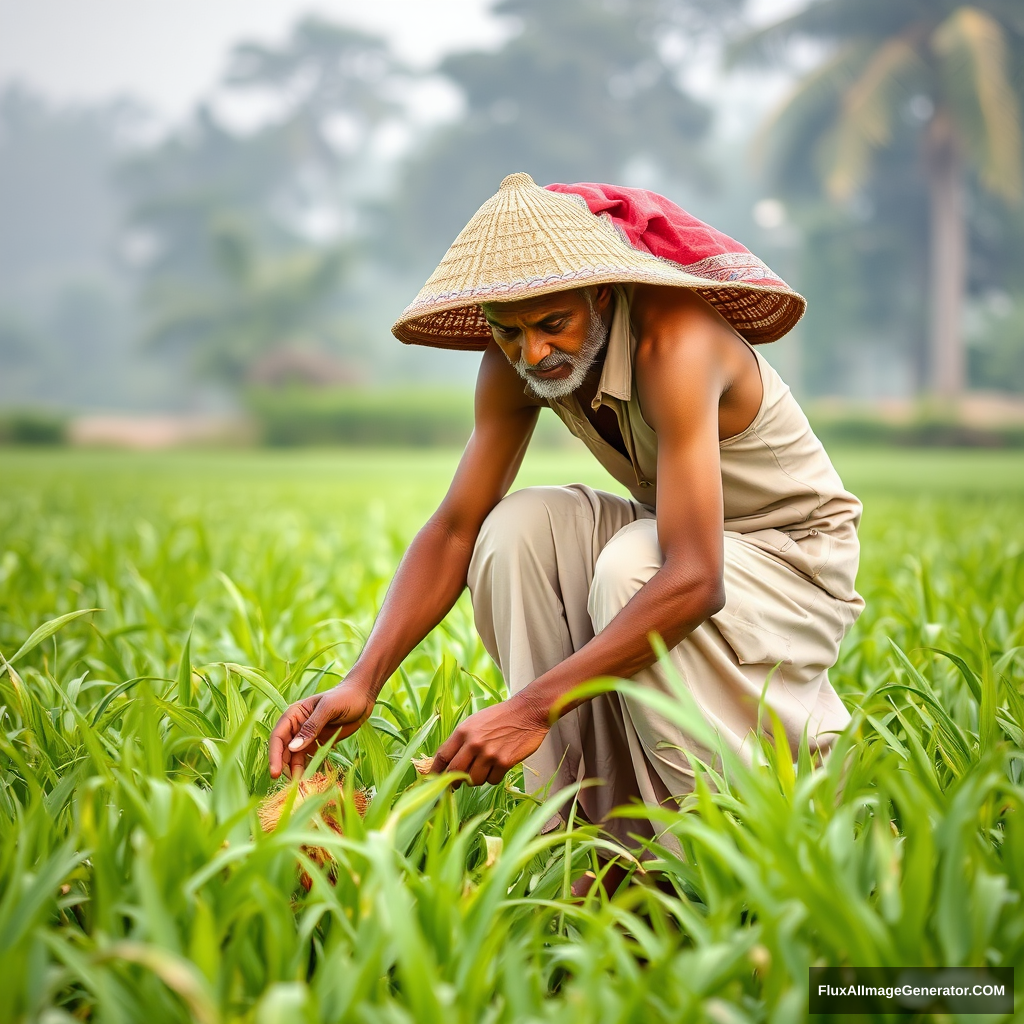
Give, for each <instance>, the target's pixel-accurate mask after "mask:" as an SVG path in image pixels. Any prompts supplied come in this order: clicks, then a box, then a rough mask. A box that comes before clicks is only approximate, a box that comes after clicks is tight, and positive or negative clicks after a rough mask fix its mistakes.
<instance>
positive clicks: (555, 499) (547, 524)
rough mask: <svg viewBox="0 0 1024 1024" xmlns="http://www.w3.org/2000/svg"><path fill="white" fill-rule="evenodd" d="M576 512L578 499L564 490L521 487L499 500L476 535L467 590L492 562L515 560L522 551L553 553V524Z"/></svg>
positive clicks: (561, 488) (563, 488)
mask: <svg viewBox="0 0 1024 1024" xmlns="http://www.w3.org/2000/svg"><path fill="white" fill-rule="evenodd" d="M578 510H579V501H578V499H577V498H576V497H575V495H573V494H572V492H571V491H570V490H569V489H568V488H565V487H524V488H523V489H522V490H519V491H513V492H512V493H511V494H509V495H507V496H506V497H504V498H502V499H501V501H499V502H498V504H497V505H495V506H494V508H493V509H491V511H490V513H489V514H488V515H487V518H486V519H485V520H484V521H483V524H482V525H481V527H480V532H479V534H478V535H477V538H476V543H475V545H474V548H473V557H472V560H471V562H470V570H469V578H470V579H469V582H470V588H471V589H472V586H473V580H474V579H478V578H479V577H480V574H481V572H484V571H485V570H486V567H489V566H493V565H494V563H495V561H496V560H499V561H500V560H503V559H506V558H514V557H518V555H519V554H520V553H521V552H522V551H523V550H524V549H531V550H533V549H538V548H541V549H547V548H550V549H551V550H552V551H553V549H554V543H555V542H554V529H553V525H552V522H553V520H554V519H557V518H558V517H560V516H565V515H575V514H576V512H577V511H578Z"/></svg>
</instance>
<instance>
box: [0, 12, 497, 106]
mask: <svg viewBox="0 0 1024 1024" xmlns="http://www.w3.org/2000/svg"><path fill="white" fill-rule="evenodd" d="M489 6H490V4H489V2H488V0H312V2H307V0H0V86H2V85H4V84H7V83H8V82H10V81H12V80H19V81H21V82H23V83H25V84H27V85H30V86H32V87H34V88H35V89H37V90H38V91H40V92H42V93H43V94H44V95H46V96H49V97H51V98H53V99H55V100H59V101H92V100H97V99H105V98H109V97H111V96H114V95H117V94H119V93H128V94H131V95H133V96H137V97H139V98H141V99H143V100H145V101H146V102H147V103H148V104H150V105H152V106H153V107H155V108H156V111H157V112H158V113H160V114H162V115H163V116H165V117H171V118H177V117H180V116H181V115H183V114H184V113H185V112H186V111H187V110H188V109H189V108H190V107H191V106H192V104H193V103H194V102H195V101H196V100H197V99H198V98H199V97H200V96H202V95H204V94H207V93H209V91H210V90H211V88H212V87H213V86H214V84H215V83H216V81H217V79H218V77H219V75H220V72H221V71H222V70H223V67H224V61H225V56H226V54H227V52H228V50H229V49H230V47H231V45H232V44H233V43H236V42H238V41H239V40H240V39H243V38H246V39H252V38H256V39H260V40H262V41H267V42H273V41H277V40H281V39H283V37H284V36H285V34H286V32H287V30H288V28H289V27H290V26H291V25H292V24H293V23H294V22H295V21H296V20H297V19H298V18H299V17H300V16H302V15H303V14H307V13H311V12H312V13H317V14H322V15H324V16H325V17H328V18H330V19H332V20H335V21H340V22H345V23H348V24H352V25H358V26H360V27H365V28H367V29H369V30H373V31H377V32H380V33H382V34H384V35H386V36H387V37H388V38H389V39H391V41H392V42H393V44H394V45H395V47H396V49H397V50H398V51H399V53H400V54H401V55H402V56H404V57H405V58H406V59H408V60H409V61H411V62H415V63H417V64H419V65H421V66H423V65H428V64H430V63H432V62H433V61H435V60H436V59H437V58H438V57H439V56H440V55H441V54H442V53H444V52H447V51H450V50H455V49H462V48H465V47H470V46H478V45H494V44H497V43H498V42H499V41H500V40H501V39H502V38H503V37H504V31H503V27H502V25H501V23H500V22H499V21H498V20H497V19H495V18H493V17H491V15H490V14H489V12H488V8H489Z"/></svg>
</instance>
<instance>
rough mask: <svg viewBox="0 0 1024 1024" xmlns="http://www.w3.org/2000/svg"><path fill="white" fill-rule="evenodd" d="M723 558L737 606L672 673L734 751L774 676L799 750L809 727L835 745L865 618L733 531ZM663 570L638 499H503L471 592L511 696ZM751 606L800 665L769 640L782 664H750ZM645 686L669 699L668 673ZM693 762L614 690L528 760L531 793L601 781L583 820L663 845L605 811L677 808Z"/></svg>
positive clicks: (707, 627) (584, 804) (664, 725)
mask: <svg viewBox="0 0 1024 1024" xmlns="http://www.w3.org/2000/svg"><path fill="white" fill-rule="evenodd" d="M725 551H726V558H725V561H726V567H725V585H726V607H725V608H724V609H723V612H722V613H719V615H716V616H714V617H713V618H712V619H709V620H708V621H706V622H704V623H703V624H702V625H700V626H699V627H698V628H697V629H695V630H694V631H693V632H692V633H691V634H690V635H689V636H688V637H687V638H686V639H685V640H684V641H683V642H682V643H680V644H679V645H678V646H677V647H675V648H674V649H673V650H672V651H670V652H669V657H670V659H671V661H672V663H673V665H674V667H675V669H676V670H677V671H678V673H679V674H680V676H681V677H682V679H683V680H684V681H685V683H686V685H687V686H688V688H689V689H690V691H691V692H692V693H693V696H694V697H695V698H696V701H697V704H698V705H699V707H700V708H701V710H702V712H703V713H704V715H705V717H706V718H707V719H708V721H709V722H710V723H711V724H712V725H713V726H714V727H715V728H716V729H717V730H718V732H719V734H720V735H721V736H722V738H723V740H724V742H726V743H727V744H729V745H730V746H731V747H732V748H733V749H735V750H741V749H742V748H743V747H744V744H745V743H747V744H749V739H750V734H751V732H752V730H754V729H755V728H756V725H757V715H758V701H759V699H760V698H761V694H762V690H765V683H766V680H768V686H767V690H766V691H765V699H766V703H767V704H768V705H769V706H770V707H772V709H773V710H775V711H776V713H777V714H778V715H779V717H780V719H781V721H782V723H783V725H784V727H785V728H786V732H787V734H788V737H789V741H790V744H791V746H792V748H793V749H794V750H795V749H796V745H797V744H798V743H799V741H800V736H801V734H802V732H803V731H804V729H806V730H807V732H808V736H809V739H810V742H811V746H812V749H814V748H818V749H821V750H825V749H827V747H828V746H829V745H830V744H831V742H832V739H833V738H834V733H835V732H837V731H838V730H840V729H842V728H843V727H844V726H845V725H846V723H847V722H848V721H849V715H848V713H847V711H846V708H845V707H844V706H843V704H842V702H841V701H840V700H839V698H838V697H837V696H836V694H835V692H834V691H833V689H832V687H831V685H830V684H829V682H828V674H827V669H828V668H829V667H830V666H831V665H832V664H834V662H835V657H836V655H837V653H838V646H839V640H840V639H841V637H842V634H843V632H845V628H846V626H848V624H849V621H852V617H851V616H850V615H849V613H844V612H843V610H842V609H837V608H835V607H834V605H836V604H842V602H835V600H834V599H832V598H828V595H825V597H826V598H828V599H827V600H822V594H823V593H824V592H823V591H821V590H820V588H818V587H816V586H815V585H814V584H813V583H811V582H810V581H808V580H805V579H803V578H800V577H799V576H798V574H796V573H795V572H794V571H793V570H792V569H791V568H790V567H788V566H786V565H784V564H782V563H780V562H779V561H778V560H777V559H773V558H772V557H771V556H770V555H768V554H765V552H763V551H762V550H760V549H759V548H755V547H754V546H753V545H751V544H747V543H744V542H743V540H742V537H741V536H740V535H738V534H729V533H727V534H726V543H725ZM662 562H663V557H662V553H661V548H660V547H659V544H658V534H657V521H656V519H655V516H654V513H652V512H650V511H649V510H648V509H646V508H645V507H644V506H642V505H639V504H637V503H636V502H633V501H630V500H629V499H627V498H621V497H618V496H616V495H613V494H606V493H604V492H601V491H595V490H592V489H591V488H589V487H585V486H583V485H582V484H572V485H570V486H568V487H529V488H525V489H523V490H520V491H516V492H514V493H512V494H510V495H509V496H508V497H507V498H505V499H504V500H503V501H501V502H499V504H498V505H497V506H496V507H495V508H494V510H493V511H492V512H491V514H490V515H489V516H488V517H487V519H486V520H485V521H484V524H483V526H482V528H481V531H480V535H479V537H478V539H477V543H476V547H475V550H474V552H473V558H472V561H471V563H470V567H469V581H468V582H469V589H470V592H471V595H472V599H473V611H474V616H475V619H476V626H477V629H478V631H479V633H480V636H481V639H482V640H483V643H484V646H485V647H486V649H487V651H488V652H489V654H490V655H491V657H492V658H493V659H494V660H495V662H497V664H498V666H499V668H500V669H501V672H502V675H503V676H504V678H505V682H506V685H507V686H508V688H509V691H510V692H511V693H517V692H518V691H519V690H521V689H523V687H525V686H528V685H529V684H530V683H531V682H533V680H534V679H536V678H538V677H539V676H541V675H542V674H543V673H544V672H546V671H548V670H549V669H551V668H553V667H554V666H555V665H557V664H558V663H559V662H561V661H564V660H565V659H566V658H568V657H569V656H570V655H571V654H572V653H573V652H575V651H578V650H579V649H580V648H581V647H583V645H584V644H586V643H587V642H588V641H589V640H591V639H592V638H593V637H594V635H595V634H596V633H599V632H601V630H602V629H604V628H605V627H606V626H607V625H608V623H610V622H611V621H612V619H614V618H615V616H616V615H617V614H618V613H619V611H621V609H622V608H623V607H624V606H625V605H626V603H627V602H628V601H629V600H630V598H631V597H632V596H633V595H634V594H635V593H636V592H637V591H638V590H639V589H640V588H641V587H642V586H643V585H644V584H645V583H646V582H647V581H648V580H649V579H650V578H651V577H652V576H653V575H654V574H655V573H656V572H657V571H658V569H659V568H660V567H661V565H662ZM801 598H802V600H801ZM752 601H754V602H756V603H761V604H764V603H765V602H767V603H768V604H767V605H766V607H767V608H768V613H767V618H764V617H762V619H761V620H759V628H760V623H761V622H763V621H767V622H768V624H769V625H771V626H772V627H773V630H775V631H779V630H782V629H784V628H786V624H787V621H788V622H789V624H790V626H791V629H790V630H789V632H788V633H786V634H785V635H784V636H785V641H786V646H785V650H786V652H787V653H788V655H789V657H788V661H787V663H784V664H781V665H780V664H779V662H780V661H782V660H784V659H780V658H776V657H774V655H773V652H772V651H771V650H770V649H769V648H770V646H771V645H770V643H768V648H765V653H767V654H769V655H771V658H770V662H769V661H767V660H766V661H762V662H761V663H751V662H750V660H749V658H750V656H751V654H750V652H749V651H747V650H746V649H745V648H751V650H752V651H754V652H757V651H760V650H762V648H763V647H764V645H765V639H764V637H756V636H755V637H753V638H751V635H750V622H749V619H750V616H749V615H748V616H746V617H745V618H744V619H742V620H740V619H737V618H735V617H734V616H732V613H731V609H733V608H736V607H741V608H749V606H750V604H751V602H752ZM812 611H813V614H812ZM844 616H845V617H844ZM738 622H739V623H741V625H742V628H739V627H737V623H738ZM726 636H730V637H731V638H732V641H733V645H735V647H738V648H740V651H741V654H746V655H747V657H746V658H744V659H743V660H741V658H740V656H738V655H737V653H736V650H735V649H734V646H731V645H730V643H729V642H728V641H727V639H726ZM767 636H768V637H769V640H770V638H771V637H773V636H775V637H776V638H778V636H783V634H781V633H778V634H776V633H775V632H771V631H768V632H767ZM794 638H795V640H796V642H795V643H794ZM759 645H760V646H759ZM753 656H754V657H763V654H757V653H754V654H753ZM773 670H774V671H773ZM769 676H770V677H771V678H770V680H769ZM635 681H636V682H638V683H640V684H642V685H645V686H652V687H657V688H659V689H661V690H663V691H665V692H671V691H670V690H669V688H668V686H667V684H666V681H665V679H664V678H663V675H662V671H661V669H660V668H659V667H658V666H654V667H652V668H650V669H647V670H645V671H643V672H641V673H639V674H638V675H637V676H636V677H635ZM684 750H690V751H692V752H693V753H695V754H696V755H697V756H699V757H700V758H701V759H702V760H707V759H708V757H709V754H708V752H707V751H702V750H698V749H695V748H694V745H693V742H692V741H691V740H689V739H688V738H687V737H686V736H685V735H684V734H683V733H682V732H681V730H680V729H679V728H678V727H677V726H675V725H673V724H671V723H670V722H667V721H665V720H664V719H663V718H661V717H660V716H659V715H657V714H656V713H655V712H654V711H652V710H651V709H650V708H649V707H648V706H647V705H646V704H642V703H640V702H638V701H635V700H633V699H630V698H627V697H625V696H623V695H621V694H618V693H609V694H603V695H601V696H598V697H595V698H594V699H593V700H590V701H588V702H587V703H585V704H582V705H581V706H580V707H578V708H576V709H575V710H573V711H571V712H569V713H568V714H566V715H564V716H563V717H562V718H561V719H560V720H559V721H558V722H557V723H556V724H555V725H553V726H552V728H551V731H550V732H549V733H548V736H547V737H546V738H545V740H544V742H543V743H542V744H541V747H540V749H539V750H538V751H537V752H536V753H535V754H533V755H532V756H531V757H530V758H528V759H527V761H526V762H525V764H524V775H525V781H526V787H527V791H528V792H536V791H537V790H541V789H544V788H545V787H546V786H548V785H549V784H550V786H551V791H552V792H554V791H556V790H558V789H559V788H561V787H563V786H566V785H571V784H572V783H575V782H580V781H583V780H588V779H589V780H594V781H596V782H597V783H598V784H597V785H591V786H588V787H584V788H583V789H582V790H581V792H580V795H579V807H580V809H581V810H582V812H583V815H584V816H585V817H586V818H587V820H589V821H591V822H593V823H595V824H602V825H603V826H604V828H605V829H606V830H607V831H608V832H609V833H610V834H611V835H612V836H613V837H615V838H616V839H617V840H618V841H619V842H621V843H622V844H623V845H626V846H634V847H635V845H636V844H635V842H632V841H631V840H630V838H629V836H630V835H631V834H632V835H640V836H644V837H650V836H653V835H655V834H656V833H655V830H654V827H653V825H652V823H651V822H650V821H649V820H647V819H646V818H644V817H630V818H616V819H610V820H609V819H608V818H607V815H608V812H609V811H611V810H612V809H613V808H615V807H620V806H623V805H627V804H631V803H635V802H636V801H640V802H641V803H643V804H646V805H651V806H654V805H658V804H665V803H668V804H669V805H671V804H673V803H674V802H675V801H674V799H673V798H678V797H681V796H683V795H685V794H686V793H688V792H689V791H690V790H691V789H692V787H693V771H692V769H691V767H690V764H689V761H688V759H687V757H686V755H685V753H684Z"/></svg>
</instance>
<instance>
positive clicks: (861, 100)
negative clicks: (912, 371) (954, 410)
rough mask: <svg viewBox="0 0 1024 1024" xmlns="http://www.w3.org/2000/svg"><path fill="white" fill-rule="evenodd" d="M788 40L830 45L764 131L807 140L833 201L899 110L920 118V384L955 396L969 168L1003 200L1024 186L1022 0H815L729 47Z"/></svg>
mask: <svg viewBox="0 0 1024 1024" xmlns="http://www.w3.org/2000/svg"><path fill="white" fill-rule="evenodd" d="M796 41H810V42H812V43H814V44H817V45H824V46H825V47H826V48H827V57H826V58H825V60H824V61H823V62H822V63H821V64H820V65H819V66H817V67H816V68H815V69H814V70H813V71H812V72H810V73H809V74H807V75H806V76H805V77H804V78H803V79H802V80H801V81H800V82H799V83H798V85H797V86H796V88H795V89H794V91H793V92H792V94H791V95H790V96H789V97H788V99H787V100H786V101H785V103H784V104H783V105H782V107H781V108H780V109H779V111H778V112H777V113H776V114H775V115H774V116H773V117H772V118H771V119H770V120H769V122H768V124H767V125H766V126H765V127H764V129H763V138H764V140H765V141H766V142H767V143H768V144H769V145H774V146H775V148H776V149H777V148H778V147H779V145H781V146H782V147H785V146H786V145H787V144H788V145H790V146H792V145H794V144H796V145H801V144H806V143H807V142H811V144H812V146H813V150H814V158H815V162H816V165H817V168H818V171H819V174H820V177H821V179H822V181H823V184H824V186H825V190H826V192H827V193H828V195H829V196H830V197H831V198H832V199H834V200H838V201H842V200H849V199H850V198H852V197H853V196H855V195H856V194H857V193H859V192H861V191H862V190H864V189H865V188H866V187H867V186H868V185H869V183H870V180H871V176H872V171H873V163H874V158H875V156H876V154H877V153H878V152H879V151H880V150H882V149H885V148H887V147H889V146H890V145H891V144H893V143H894V142H895V141H896V131H897V127H898V125H899V124H900V122H901V120H903V117H904V113H905V112H906V111H907V110H908V109H909V110H910V111H911V112H912V114H913V115H914V116H915V117H916V120H917V122H918V123H919V124H920V125H921V127H922V131H921V139H920V146H919V154H920V166H921V169H922V171H923V175H924V178H925V179H926V182H927V188H928V195H929V217H930V225H931V232H930V233H931V240H930V253H929V276H930V286H929V325H928V336H929V351H930V363H931V367H930V369H931V389H932V391H933V392H934V393H935V394H936V395H937V396H940V397H943V398H952V397H955V396H956V395H958V394H960V393H961V392H962V391H963V390H964V387H965V384H966V360H965V353H964V345H963V334H962V327H961V321H962V315H963V305H964V297H965V293H966V281H967V255H968V242H967V214H966V203H965V195H966V183H967V174H968V171H974V172H976V174H977V176H978V179H979V181H980V183H981V186H982V187H983V188H985V189H986V190H988V191H989V192H991V193H993V194H994V195H996V196H998V197H1000V198H1002V199H1003V200H1005V201H1006V202H1007V203H1017V202H1019V201H1020V199H1021V196H1022V193H1024V154H1022V145H1021V124H1020V105H1019V101H1018V97H1017V95H1016V93H1015V90H1014V82H1013V78H1014V76H1013V73H1012V68H1011V63H1012V60H1013V57H1014V55H1015V54H1020V53H1021V52H1024V4H1022V3H1021V0H978V2H976V3H974V4H971V5H963V4H960V3H957V2H956V0H816V2H813V3H811V4H809V5H808V6H807V7H805V8H803V9H802V10H800V11H798V12H797V13H795V14H793V15H792V16H790V17H788V18H785V19H783V20H781V21H779V22H777V23H775V24H773V25H770V26H768V27H767V28H764V29H761V30H759V31H757V32H756V33H753V34H751V35H750V36H748V37H747V38H746V39H744V40H742V41H741V42H740V43H739V44H738V45H737V46H736V47H735V48H734V51H733V57H734V59H739V60H742V59H750V58H754V57H764V56H770V55H772V54H773V51H774V52H777V51H778V48H780V47H785V46H787V45H788V44H791V43H793V42H796Z"/></svg>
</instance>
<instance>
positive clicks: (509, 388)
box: [269, 345, 538, 778]
mask: <svg viewBox="0 0 1024 1024" xmlns="http://www.w3.org/2000/svg"><path fill="white" fill-rule="evenodd" d="M537 414H538V404H537V403H536V402H535V401H534V400H532V399H530V398H528V397H527V396H526V394H525V393H524V388H523V383H522V381H521V380H520V379H519V378H518V377H517V376H516V374H515V372H514V371H513V369H512V368H511V366H509V364H508V361H507V360H506V359H505V357H504V356H503V355H502V354H501V352H500V351H499V350H498V349H497V348H496V347H495V346H494V345H491V346H490V347H489V348H488V349H487V351H486V352H485V353H484V356H483V360H482V362H481V364H480V373H479V376H478V379H477V390H476V399H475V412H474V417H475V418H474V430H473V435H472V437H471V438H470V440H469V443H468V445H467V446H466V450H465V452H464V453H463V456H462V459H461V461H460V462H459V467H458V469H457V470H456V473H455V477H454V479H453V480H452V484H451V487H450V488H449V489H448V493H447V494H446V495H445V498H444V500H443V501H442V502H441V505H440V507H439V508H438V509H437V511H436V512H435V513H434V514H433V515H432V516H431V517H430V519H429V520H428V521H427V523H426V525H425V526H424V527H423V528H422V529H421V530H420V531H419V533H418V534H417V535H416V537H415V539H414V540H413V542H412V544H410V546H409V548H408V550H407V551H406V553H405V555H404V557H403V558H402V561H401V563H400V564H399V566H398V570H397V571H396V573H395V576H394V579H393V580H392V581H391V586H390V587H389V588H388V592H387V596H386V597H385V599H384V604H383V606H382V607H381V610H380V614H379V615H378V616H377V620H376V622H375V623H374V626H373V630H372V631H371V633H370V636H369V639H368V640H367V642H366V646H365V647H364V648H363V651H362V653H361V654H360V656H359V658H358V659H357V660H356V663H355V664H354V665H353V666H352V669H351V670H350V671H349V673H348V675H347V676H346V678H345V680H344V681H343V682H342V683H340V684H339V685H338V686H337V687H335V688H334V689H333V690H329V691H327V692H326V693H318V694H314V695H313V696H311V697H307V698H306V699H305V700H302V701H299V702H297V703H296V704H293V705H292V706H291V707H290V708H288V710H287V711H286V712H285V713H284V714H283V715H282V716H281V718H280V720H279V721H278V723H277V725H276V726H275V728H274V731H273V733H272V734H271V737H270V751H269V752H270V774H271V776H272V777H274V778H277V776H278V775H280V774H281V771H282V768H283V766H284V764H285V763H286V761H287V763H288V764H289V766H290V768H291V770H292V772H293V773H294V772H295V771H296V770H299V771H301V769H302V768H303V767H305V764H306V762H307V761H308V758H309V756H310V752H311V749H312V746H313V741H314V740H317V739H319V740H321V741H326V740H327V739H328V738H330V737H333V736H334V735H335V734H339V733H340V735H341V736H342V737H344V736H348V735H350V734H351V733H353V732H355V730H356V729H358V728H359V726H360V725H361V724H362V723H363V722H364V721H365V720H366V719H367V718H368V717H369V715H370V713H371V711H372V709H373V704H374V702H375V701H376V699H377V695H378V694H379V693H380V690H381V688H382V687H383V685H384V683H385V682H387V680H388V679H389V678H390V677H391V675H392V674H393V673H394V672H395V671H396V670H397V668H398V666H399V665H400V664H401V663H402V661H403V659H404V658H405V657H406V656H407V655H408V654H409V652H410V651H412V649H413V648H414V647H415V646H416V645H417V644H418V643H419V642H420V641H421V640H422V639H423V638H424V637H425V636H426V635H427V634H428V633H429V632H430V631H431V630H432V629H433V628H434V627H435V626H436V625H437V624H438V623H439V622H440V621H441V620H442V619H443V618H444V617H445V615H447V613H448V612H449V611H450V610H451V608H452V605H454V604H455V602H456V600H458V597H459V595H460V594H461V593H462V590H463V588H464V587H465V586H466V576H467V573H468V571H469V562H470V558H471V557H472V554H473V546H474V544H475V543H476V538H477V535H478V533H479V531H480V526H481V525H482V523H483V521H484V519H485V518H486V517H487V514H488V513H489V512H490V511H491V509H492V508H494V506H495V505H496V504H497V503H498V502H499V501H500V500H501V499H502V497H504V495H505V494H506V493H507V491H508V489H509V487H511V486H512V482H513V481H514V480H515V476H516V473H517V472H518V470H519V466H520V464H521V463H522V460H523V456H524V455H525V453H526V448H527V445H528V444H529V441H530V437H531V435H532V433H533V428H534V426H535V425H536V422H537Z"/></svg>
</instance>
